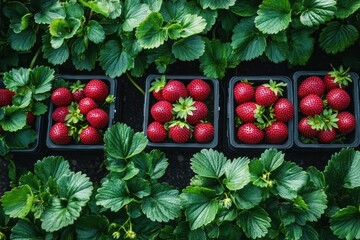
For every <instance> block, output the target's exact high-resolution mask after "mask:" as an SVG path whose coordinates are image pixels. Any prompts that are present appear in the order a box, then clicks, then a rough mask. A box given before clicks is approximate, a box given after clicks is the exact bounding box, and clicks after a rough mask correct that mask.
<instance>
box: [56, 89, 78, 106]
mask: <svg viewBox="0 0 360 240" xmlns="http://www.w3.org/2000/svg"><path fill="white" fill-rule="evenodd" d="M72 100H73V98H72V94H71V92H70V90H69V89H68V88H65V87H60V88H57V89H55V90H54V91H53V92H52V94H51V101H52V102H53V103H54V104H55V105H56V106H68V105H70V103H71V102H72Z"/></svg>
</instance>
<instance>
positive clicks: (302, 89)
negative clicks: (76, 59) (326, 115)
mask: <svg viewBox="0 0 360 240" xmlns="http://www.w3.org/2000/svg"><path fill="white" fill-rule="evenodd" d="M324 93H325V83H324V82H323V80H322V79H321V78H319V77H317V76H310V77H308V78H306V79H305V80H304V81H302V82H301V83H300V85H299V88H298V92H297V94H298V96H299V98H300V99H302V98H304V97H306V96H307V95H309V94H315V95H318V96H319V97H321V96H322V95H323V94H324Z"/></svg>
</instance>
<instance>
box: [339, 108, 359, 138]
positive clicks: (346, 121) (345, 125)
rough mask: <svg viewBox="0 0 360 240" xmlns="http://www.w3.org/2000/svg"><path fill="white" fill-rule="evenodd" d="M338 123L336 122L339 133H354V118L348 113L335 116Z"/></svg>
mask: <svg viewBox="0 0 360 240" xmlns="http://www.w3.org/2000/svg"><path fill="white" fill-rule="evenodd" d="M337 118H338V119H339V121H338V122H337V125H338V129H337V131H338V132H339V133H350V132H352V131H354V129H355V127H356V119H355V116H354V115H353V114H352V113H350V112H346V111H344V112H339V113H338V115H337Z"/></svg>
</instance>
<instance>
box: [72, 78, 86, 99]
mask: <svg viewBox="0 0 360 240" xmlns="http://www.w3.org/2000/svg"><path fill="white" fill-rule="evenodd" d="M84 87H85V84H84V83H81V81H80V80H77V81H76V82H75V83H73V84H71V85H70V90H71V93H72V95H73V99H74V101H75V102H77V103H78V102H80V100H81V99H83V98H84V97H85V92H84Z"/></svg>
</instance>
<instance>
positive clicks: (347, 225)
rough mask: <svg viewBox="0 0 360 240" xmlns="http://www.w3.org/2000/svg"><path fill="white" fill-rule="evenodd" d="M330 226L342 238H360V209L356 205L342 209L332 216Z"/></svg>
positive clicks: (348, 239)
mask: <svg viewBox="0 0 360 240" xmlns="http://www.w3.org/2000/svg"><path fill="white" fill-rule="evenodd" d="M330 228H331V230H332V231H333V233H334V234H335V235H336V236H338V237H340V238H346V239H347V240H350V239H360V212H359V209H358V208H357V207H354V206H348V207H346V208H343V209H341V210H340V211H338V212H337V213H336V214H335V215H333V216H332V217H331V219H330Z"/></svg>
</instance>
